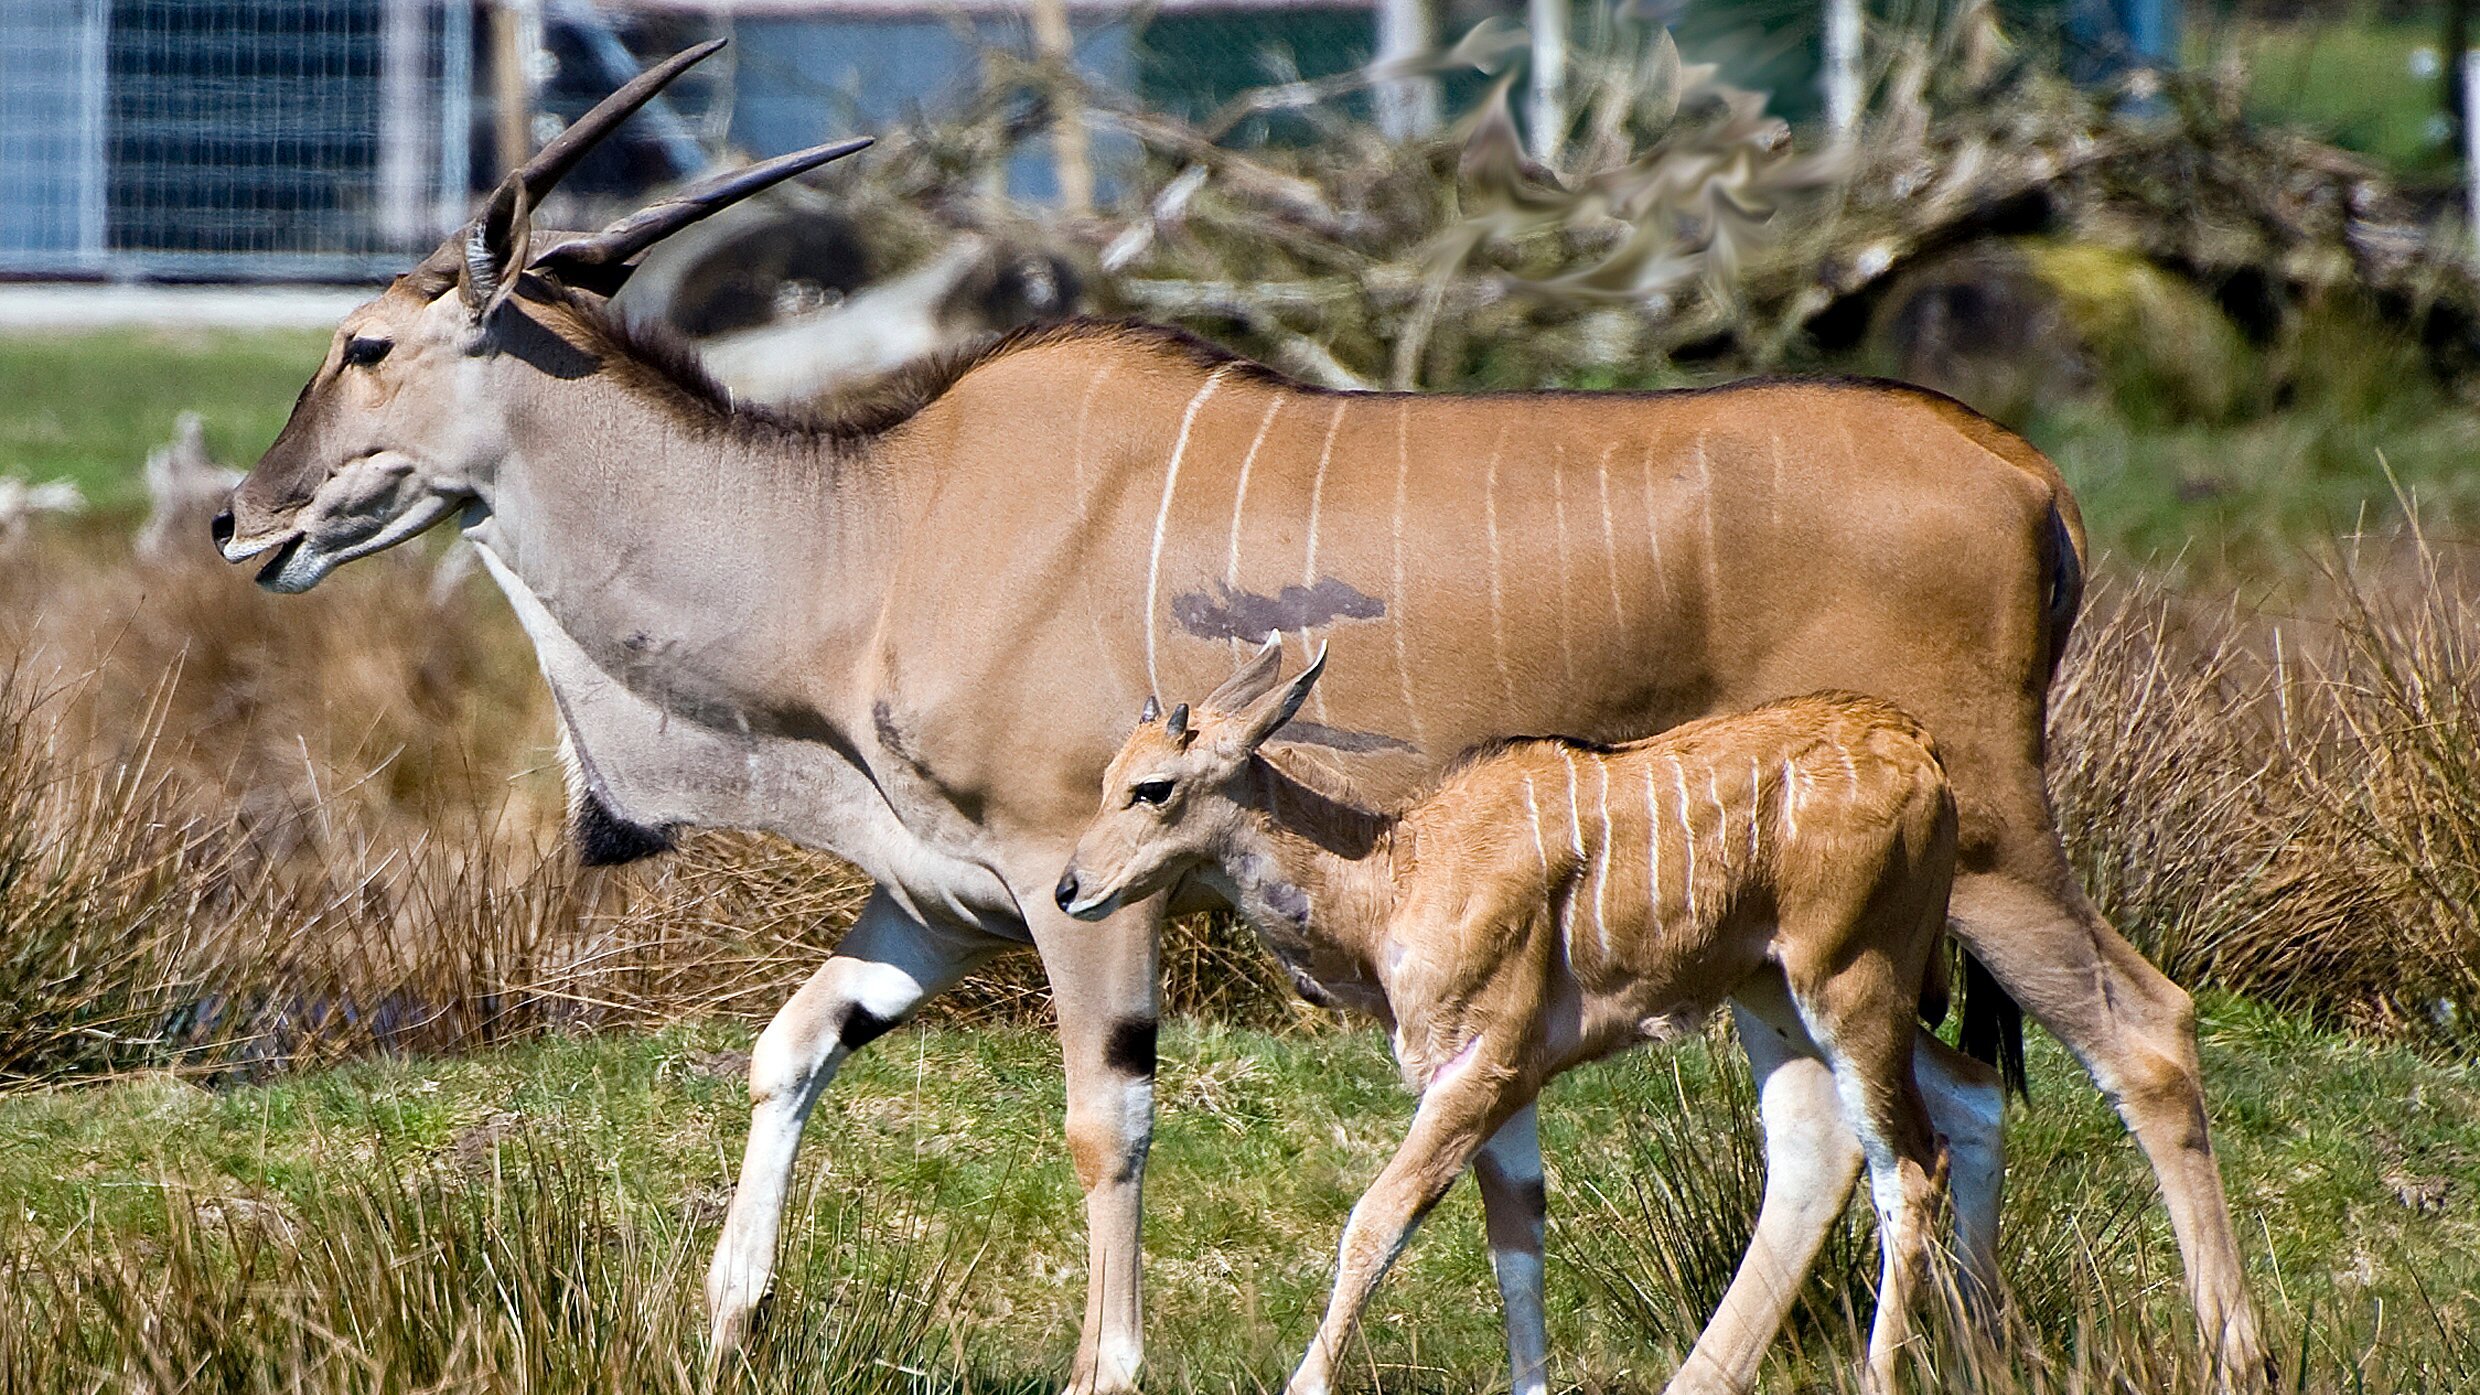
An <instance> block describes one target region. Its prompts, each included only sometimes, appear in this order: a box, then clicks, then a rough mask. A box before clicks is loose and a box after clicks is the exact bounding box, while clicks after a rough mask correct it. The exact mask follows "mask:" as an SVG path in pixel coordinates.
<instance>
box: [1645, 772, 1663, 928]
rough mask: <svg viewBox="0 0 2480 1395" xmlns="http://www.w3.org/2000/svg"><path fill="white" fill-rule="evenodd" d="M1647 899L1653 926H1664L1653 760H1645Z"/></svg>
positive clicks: (1659, 803)
mask: <svg viewBox="0 0 2480 1395" xmlns="http://www.w3.org/2000/svg"><path fill="white" fill-rule="evenodd" d="M1645 900H1646V902H1647V904H1649V905H1651V906H1652V907H1653V928H1654V929H1655V930H1656V931H1659V930H1660V929H1661V928H1662V797H1661V796H1660V795H1658V794H1656V793H1654V789H1653V762H1651V761H1647V762H1645Z"/></svg>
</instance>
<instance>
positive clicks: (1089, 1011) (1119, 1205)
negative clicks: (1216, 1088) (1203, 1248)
mask: <svg viewBox="0 0 2480 1395" xmlns="http://www.w3.org/2000/svg"><path fill="white" fill-rule="evenodd" d="M1066 861H1067V858H1066V857H1065V856H1064V855H1063V856H1062V857H1061V858H1060V859H1059V862H1058V863H1054V864H1052V865H1053V866H1059V865H1064V864H1065V863H1066ZM1043 891H1044V894H1043V895H1042V896H1041V897H1040V898H1039V899H1040V901H1041V902H1042V909H1040V910H1038V911H1035V912H1034V913H1033V914H1031V915H1030V916H1029V917H1028V918H1029V920H1030V922H1031V924H1032V926H1033V936H1034V943H1035V944H1036V945H1038V946H1040V948H1041V950H1042V966H1043V970H1044V972H1045V973H1047V974H1048V975H1049V977H1050V981H1051V996H1052V1001H1053V1003H1054V1004H1055V1005H1056V1007H1057V1010H1058V1013H1059V1048H1060V1052H1061V1054H1062V1056H1063V1058H1064V1060H1065V1062H1066V1066H1067V1087H1068V1156H1069V1158H1070V1160H1071V1161H1072V1162H1074V1163H1075V1165H1076V1177H1077V1182H1078V1183H1079V1185H1081V1186H1082V1187H1083V1188H1084V1189H1085V1225H1086V1247H1087V1256H1088V1269H1087V1272H1086V1288H1085V1328H1084V1332H1083V1334H1082V1335H1081V1336H1080V1337H1079V1338H1078V1339H1077V1347H1076V1365H1075V1366H1074V1368H1073V1369H1072V1371H1071V1373H1070V1376H1069V1382H1068V1388H1069V1390H1071V1391H1073V1392H1077V1393H1078V1395H1084V1392H1109V1391H1123V1390H1133V1389H1135V1388H1136V1383H1137V1368H1138V1366H1139V1365H1140V1364H1141V1363H1142V1362H1143V1360H1144V1357H1145V1294H1144V1255H1143V1250H1142V1249H1141V1243H1142V1240H1143V1231H1144V1221H1145V1158H1146V1152H1147V1150H1148V1149H1149V1147H1150V1146H1151V1145H1152V1142H1153V1138H1154V1064H1155V1054H1154V1053H1155V1035H1156V1032H1157V1026H1158V1023H1159V1021H1160V1016H1161V1002H1162V986H1161V979H1162V973H1161V949H1160V940H1161V929H1162V903H1161V901H1160V900H1159V899H1156V900H1151V901H1146V902H1142V903H1140V904H1138V905H1135V906H1131V907H1129V908H1128V909H1126V910H1123V911H1121V912H1120V913H1119V914H1117V915H1115V916H1112V917H1111V918H1110V919H1109V920H1108V921H1105V922H1104V923H1102V924H1100V925H1089V924H1086V923H1084V922H1082V921H1075V920H1070V919H1068V918H1067V917H1066V916H1064V915H1062V914H1060V913H1059V912H1057V911H1055V910H1051V909H1049V906H1048V903H1049V901H1050V897H1049V895H1048V883H1047V882H1046V883H1044V884H1043Z"/></svg>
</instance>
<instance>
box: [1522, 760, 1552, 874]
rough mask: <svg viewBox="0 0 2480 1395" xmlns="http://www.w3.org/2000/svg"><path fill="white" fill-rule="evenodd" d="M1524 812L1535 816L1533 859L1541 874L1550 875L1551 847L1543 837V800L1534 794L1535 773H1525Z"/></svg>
mask: <svg viewBox="0 0 2480 1395" xmlns="http://www.w3.org/2000/svg"><path fill="white" fill-rule="evenodd" d="M1524 812H1526V813H1527V814H1530V815H1532V816H1533V857H1534V859H1535V860H1536V861H1538V862H1540V863H1541V874H1542V875H1543V876H1544V877H1547V876H1549V875H1550V845H1549V844H1548V843H1545V842H1543V841H1542V837H1541V800H1540V799H1539V798H1537V797H1536V796H1535V795H1534V793H1533V772H1531V771H1529V770H1527V771H1525V772H1524Z"/></svg>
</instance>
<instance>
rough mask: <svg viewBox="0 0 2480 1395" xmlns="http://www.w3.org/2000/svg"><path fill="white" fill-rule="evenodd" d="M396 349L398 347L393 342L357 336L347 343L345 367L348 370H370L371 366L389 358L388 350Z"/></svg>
mask: <svg viewBox="0 0 2480 1395" xmlns="http://www.w3.org/2000/svg"><path fill="white" fill-rule="evenodd" d="M395 347H396V345H395V343H394V341H392V340H387V339H372V338H369V337H368V336H365V335H359V334H357V335H355V336H353V337H352V338H351V339H348V340H346V341H345V346H344V361H345V366H346V367H348V368H368V367H369V366H370V365H372V364H374V363H377V362H378V361H379V360H381V359H383V358H386V357H387V356H388V350H390V349H393V348H395Z"/></svg>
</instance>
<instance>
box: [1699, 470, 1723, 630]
mask: <svg viewBox="0 0 2480 1395" xmlns="http://www.w3.org/2000/svg"><path fill="white" fill-rule="evenodd" d="M1696 488H1697V507H1698V508H1700V509H1701V510H1703V517H1704V520H1705V604H1706V605H1707V606H1708V607H1710V606H1712V605H1713V604H1714V603H1715V600H1716V597H1715V594H1714V593H1715V591H1716V590H1718V589H1719V586H1720V583H1719V581H1718V579H1717V578H1718V576H1719V572H1718V571H1717V569H1716V565H1715V564H1716V560H1717V559H1716V558H1715V557H1714V462H1713V461H1712V460H1710V459H1708V458H1706V455H1705V436H1704V434H1703V433H1702V432H1700V433H1698V435H1697V438H1696Z"/></svg>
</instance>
